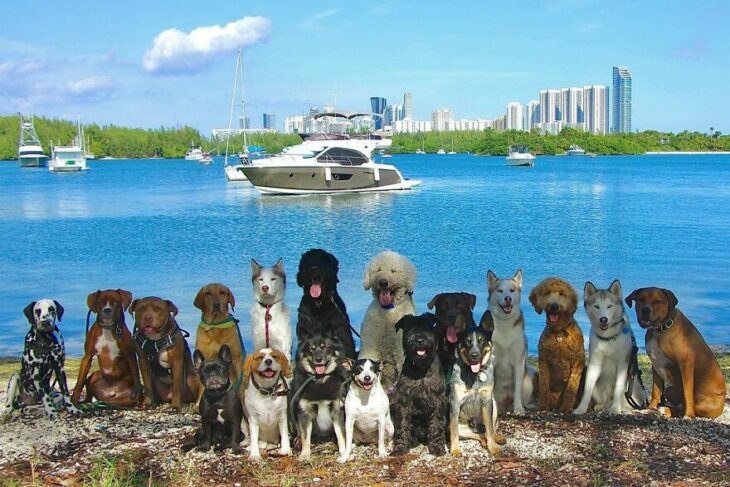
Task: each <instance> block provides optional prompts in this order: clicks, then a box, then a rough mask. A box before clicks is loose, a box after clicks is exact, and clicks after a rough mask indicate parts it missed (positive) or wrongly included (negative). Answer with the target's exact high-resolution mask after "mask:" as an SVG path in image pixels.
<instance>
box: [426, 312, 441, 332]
mask: <svg viewBox="0 0 730 487" xmlns="http://www.w3.org/2000/svg"><path fill="white" fill-rule="evenodd" d="M421 316H422V317H424V318H428V319H429V321H430V322H431V329H437V328H438V327H439V324H440V322H439V319H438V317H437V316H436V315H435V314H433V313H428V312H426V313H423V314H422V315H421Z"/></svg>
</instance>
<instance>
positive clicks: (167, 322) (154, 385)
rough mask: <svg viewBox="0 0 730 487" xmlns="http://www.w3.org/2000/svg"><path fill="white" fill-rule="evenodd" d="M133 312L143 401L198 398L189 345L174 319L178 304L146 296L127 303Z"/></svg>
mask: <svg viewBox="0 0 730 487" xmlns="http://www.w3.org/2000/svg"><path fill="white" fill-rule="evenodd" d="M129 312H130V313H133V314H134V327H135V330H134V343H135V346H136V348H137V355H138V356H139V370H140V372H141V373H142V380H143V382H144V387H145V398H144V404H145V405H146V406H155V405H156V404H157V403H158V402H159V401H163V402H169V403H172V407H173V408H175V409H180V408H181V406H182V403H190V402H193V401H195V400H196V399H197V397H198V391H199V390H200V380H199V379H198V374H197V373H196V371H195V367H194V366H193V358H192V356H191V355H190V348H189V347H188V343H187V342H186V341H185V337H184V336H183V334H182V331H181V330H180V328H179V327H178V325H177V322H176V321H175V316H176V315H177V306H175V305H174V304H173V303H172V301H169V300H167V299H160V298H158V297H154V296H149V297H146V298H142V299H135V300H134V301H132V304H131V305H130V306H129Z"/></svg>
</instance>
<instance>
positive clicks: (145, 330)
mask: <svg viewBox="0 0 730 487" xmlns="http://www.w3.org/2000/svg"><path fill="white" fill-rule="evenodd" d="M142 333H144V334H145V335H154V334H155V333H157V328H155V327H154V326H149V325H148V326H143V327H142Z"/></svg>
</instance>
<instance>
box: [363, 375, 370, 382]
mask: <svg viewBox="0 0 730 487" xmlns="http://www.w3.org/2000/svg"><path fill="white" fill-rule="evenodd" d="M362 380H364V381H365V382H370V381H371V380H372V377H370V376H369V375H366V376H365V377H363V378H362Z"/></svg>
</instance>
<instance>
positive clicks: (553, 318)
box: [548, 313, 560, 323]
mask: <svg viewBox="0 0 730 487" xmlns="http://www.w3.org/2000/svg"><path fill="white" fill-rule="evenodd" d="M559 319H560V315H559V314H558V313H548V320H550V323H557V322H558V320H559Z"/></svg>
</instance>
